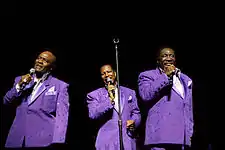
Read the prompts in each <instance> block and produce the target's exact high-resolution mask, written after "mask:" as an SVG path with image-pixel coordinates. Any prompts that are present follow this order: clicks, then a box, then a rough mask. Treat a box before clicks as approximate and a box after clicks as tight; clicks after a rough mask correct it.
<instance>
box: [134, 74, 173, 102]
mask: <svg viewBox="0 0 225 150" xmlns="http://www.w3.org/2000/svg"><path fill="white" fill-rule="evenodd" d="M171 84H172V83H171V82H170V81H169V79H168V77H167V76H166V75H165V74H159V75H154V73H153V72H143V73H141V74H140V75H139V77H138V91H139V95H140V97H141V98H142V100H143V101H150V100H152V99H154V98H155V97H156V96H157V95H158V94H159V92H160V91H161V90H162V89H163V88H165V87H167V86H168V85H171Z"/></svg>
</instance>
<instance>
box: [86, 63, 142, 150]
mask: <svg viewBox="0 0 225 150" xmlns="http://www.w3.org/2000/svg"><path fill="white" fill-rule="evenodd" d="M100 73H101V78H102V80H103V83H104V85H105V86H104V87H101V88H98V89H96V90H94V91H92V92H90V93H88V94H87V97H86V100H87V105H88V111H89V118H91V119H93V120H96V121H99V123H100V124H99V130H98V134H97V138H96V141H95V147H96V150H119V149H120V142H119V141H120V140H119V126H118V112H119V111H118V110H119V108H118V107H119V106H121V112H122V113H121V116H122V131H123V132H122V133H123V136H122V137H123V146H124V150H136V139H135V129H136V128H137V127H138V126H139V124H140V121H141V115H140V111H139V107H138V104H137V98H136V93H135V91H134V90H131V89H129V88H127V87H124V86H120V87H119V88H118V87H117V82H116V72H115V70H114V69H113V68H112V65H109V64H105V65H103V66H101V68H100ZM118 90H120V92H119V93H120V105H118Z"/></svg>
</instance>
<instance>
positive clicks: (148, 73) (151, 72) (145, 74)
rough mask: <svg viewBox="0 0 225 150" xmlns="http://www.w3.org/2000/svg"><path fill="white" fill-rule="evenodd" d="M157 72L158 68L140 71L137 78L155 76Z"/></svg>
mask: <svg viewBox="0 0 225 150" xmlns="http://www.w3.org/2000/svg"><path fill="white" fill-rule="evenodd" d="M158 73H159V70H158V69H152V70H146V71H143V72H141V73H140V74H139V76H138V77H139V78H142V77H150V76H155V75H156V74H158Z"/></svg>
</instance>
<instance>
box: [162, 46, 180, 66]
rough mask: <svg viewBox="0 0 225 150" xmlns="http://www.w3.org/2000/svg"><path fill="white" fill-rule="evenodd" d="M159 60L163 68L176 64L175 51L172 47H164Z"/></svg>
mask: <svg viewBox="0 0 225 150" xmlns="http://www.w3.org/2000/svg"><path fill="white" fill-rule="evenodd" d="M158 61H159V65H160V67H161V68H162V69H163V68H164V67H166V66H170V65H175V62H176V59H175V54H174V51H173V50H172V49H171V48H164V49H162V50H161V52H160V55H159V59H158Z"/></svg>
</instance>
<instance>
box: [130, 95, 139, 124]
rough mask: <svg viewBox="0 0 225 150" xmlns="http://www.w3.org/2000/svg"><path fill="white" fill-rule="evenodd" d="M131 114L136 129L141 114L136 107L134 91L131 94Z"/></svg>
mask: <svg viewBox="0 0 225 150" xmlns="http://www.w3.org/2000/svg"><path fill="white" fill-rule="evenodd" d="M132 93H133V94H132V105H131V106H132V114H131V119H132V120H134V122H135V127H138V126H139V125H140V123H141V114H140V109H139V107H138V103H137V97H136V93H135V91H133V92H132Z"/></svg>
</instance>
